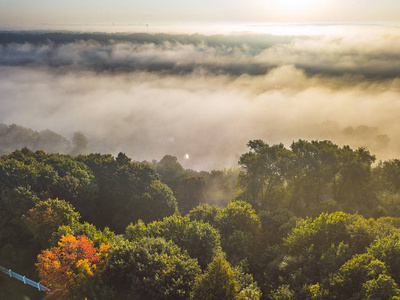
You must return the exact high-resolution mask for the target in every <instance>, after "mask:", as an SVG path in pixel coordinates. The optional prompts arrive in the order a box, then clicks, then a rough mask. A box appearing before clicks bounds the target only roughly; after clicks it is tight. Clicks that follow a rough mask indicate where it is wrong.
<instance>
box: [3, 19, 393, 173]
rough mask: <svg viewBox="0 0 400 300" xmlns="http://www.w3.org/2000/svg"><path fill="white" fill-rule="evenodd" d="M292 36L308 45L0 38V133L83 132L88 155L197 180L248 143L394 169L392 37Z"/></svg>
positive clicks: (110, 36) (264, 37) (289, 38)
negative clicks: (338, 151)
mask: <svg viewBox="0 0 400 300" xmlns="http://www.w3.org/2000/svg"><path fill="white" fill-rule="evenodd" d="M294 27H295V26H294ZM298 27H299V28H300V29H301V28H302V29H303V33H304V34H294V35H287V34H286V31H284V34H279V31H275V32H274V34H267V33H264V34H261V33H259V32H258V33H254V32H250V31H248V32H242V33H237V32H236V33H232V34H228V35H212V34H206V35H203V34H164V33H151V32H149V33H130V34H128V33H82V32H81V33H73V32H65V31H63V32H61V33H56V32H48V31H35V32H32V31H4V32H2V33H1V34H0V43H1V45H0V66H1V67H0V95H1V96H0V106H1V108H2V109H1V111H0V121H1V122H2V123H3V124H18V125H21V126H24V127H28V128H32V129H33V130H37V131H41V130H45V129H50V130H52V131H55V132H56V133H58V134H60V135H62V136H65V137H66V138H67V139H71V138H72V135H73V133H74V132H77V131H80V132H82V133H83V134H84V135H85V136H86V137H87V139H88V149H87V150H88V151H89V152H101V153H113V154H117V153H118V152H120V151H123V152H126V153H127V155H129V156H130V157H132V158H133V159H135V160H152V159H161V157H163V155H165V154H171V155H175V156H177V157H178V159H179V160H180V161H181V162H182V164H183V165H184V166H185V167H188V168H193V169H213V168H223V167H229V166H232V165H236V164H237V160H238V157H239V155H240V154H241V153H243V152H244V151H245V150H246V148H245V147H246V143H247V142H248V141H249V140H251V139H262V140H265V141H267V142H268V143H270V144H273V143H280V142H283V143H284V144H285V145H287V146H288V145H290V143H291V142H292V141H293V140H298V139H299V138H302V139H308V140H310V139H319V140H324V139H329V140H332V141H333V142H335V143H338V144H341V145H343V144H349V145H350V146H352V147H359V146H365V147H367V148H368V149H369V150H370V151H371V152H372V153H375V154H376V155H377V157H378V158H379V159H387V158H392V157H396V153H398V151H399V150H400V134H399V132H400V130H399V123H398V122H397V119H398V115H399V113H400V111H399V110H400V103H399V99H400V98H399V92H400V90H399V88H400V80H399V79H398V76H399V72H400V71H399V70H400V65H399V64H400V63H399V53H400V52H399V48H400V29H399V28H398V27H396V26H389V25H360V24H358V25H351V24H348V25H346V24H344V25H343V24H342V25H340V26H339V25H326V24H325V25H313V26H305V25H304V26H303V27H301V26H298ZM266 28H267V29H268V26H267V27H266ZM271 28H272V27H271ZM274 28H275V29H276V28H277V27H274ZM282 28H283V29H285V26H282ZM248 29H251V27H248ZM307 29H313V30H314V31H312V30H308V32H309V33H308V34H305V33H307ZM312 32H314V33H312ZM324 32H326V34H323V33H324ZM368 33H370V34H368ZM186 154H188V155H189V157H190V158H189V159H184V158H185V155H186ZM186 157H187V156H186Z"/></svg>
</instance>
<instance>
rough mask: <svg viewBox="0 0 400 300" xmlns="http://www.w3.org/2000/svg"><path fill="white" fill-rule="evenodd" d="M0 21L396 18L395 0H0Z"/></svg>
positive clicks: (18, 23)
mask: <svg viewBox="0 0 400 300" xmlns="http://www.w3.org/2000/svg"><path fill="white" fill-rule="evenodd" d="M0 8H1V9H0V26H1V27H3V28H4V27H5V28H10V27H18V26H19V27H22V26H37V25H40V24H51V25H67V24H69V25H96V24H97V25H99V24H112V23H116V24H124V25H128V24H131V25H132V24H142V23H145V24H150V25H159V24H172V23H187V22H189V23H210V22H211V23H218V22H223V23H225V22H228V23H237V22H245V23H268V22H397V21H398V20H400V1H397V0H368V1H365V0H247V1H243V0H230V1H226V0H193V1H187V0H133V1H132V0H114V1H109V0H107V1H106V0H86V1H78V0H70V1H61V0H35V1H34V0H18V1H15V0H1V1H0Z"/></svg>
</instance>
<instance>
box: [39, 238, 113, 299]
mask: <svg viewBox="0 0 400 300" xmlns="http://www.w3.org/2000/svg"><path fill="white" fill-rule="evenodd" d="M108 249H109V245H108V244H107V245H106V244H101V245H100V246H99V247H98V248H97V247H94V246H93V242H92V241H89V240H88V239H87V238H86V236H84V235H80V236H78V237H74V236H73V235H70V234H68V235H66V236H63V237H62V238H61V240H60V242H59V243H58V247H54V248H51V249H48V250H43V251H42V254H39V256H38V262H37V264H36V267H37V268H38V271H39V277H40V281H41V283H42V284H44V285H45V286H47V287H48V288H50V289H51V294H52V295H54V296H56V297H57V298H61V299H74V298H77V299H84V298H85V297H88V298H90V299H92V298H95V297H94V295H96V294H97V293H99V292H100V290H101V289H100V285H101V275H102V273H103V271H104V268H105V266H106V263H107V256H108Z"/></svg>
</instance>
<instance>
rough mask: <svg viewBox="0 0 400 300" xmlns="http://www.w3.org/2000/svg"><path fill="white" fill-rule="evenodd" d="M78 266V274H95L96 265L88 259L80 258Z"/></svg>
mask: <svg viewBox="0 0 400 300" xmlns="http://www.w3.org/2000/svg"><path fill="white" fill-rule="evenodd" d="M76 268H77V270H78V275H79V274H84V275H87V276H93V275H94V274H93V271H92V268H93V269H96V265H92V264H91V263H90V262H89V260H88V259H80V260H78V262H77V263H76Z"/></svg>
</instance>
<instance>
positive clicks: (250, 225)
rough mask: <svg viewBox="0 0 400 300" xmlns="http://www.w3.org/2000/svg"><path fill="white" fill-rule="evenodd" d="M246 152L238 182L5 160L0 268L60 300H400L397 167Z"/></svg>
mask: <svg viewBox="0 0 400 300" xmlns="http://www.w3.org/2000/svg"><path fill="white" fill-rule="evenodd" d="M74 139H75V142H74V143H75V144H76V145H78V146H79V145H80V147H85V140H84V139H83V137H82V136H80V135H79V134H77V135H76V136H75V138H74ZM248 146H249V148H250V151H249V152H248V153H245V154H243V155H242V156H241V157H240V160H239V164H240V166H241V169H240V172H236V171H235V170H233V169H232V170H223V171H211V172H205V171H201V172H197V171H193V170H185V169H184V168H183V167H182V166H181V165H180V164H179V163H178V161H177V159H176V157H174V156H171V155H167V156H165V157H164V158H163V159H162V160H161V161H159V162H157V161H153V162H152V163H148V162H143V163H139V162H133V161H132V160H131V159H130V158H129V157H127V156H126V155H125V154H123V153H119V154H118V156H117V157H113V156H111V155H102V154H89V155H77V156H71V155H61V154H48V153H45V152H43V151H36V152H33V151H31V150H29V149H27V148H23V149H22V150H20V151H14V152H12V153H10V154H8V155H3V156H1V157H0V225H1V226H0V265H1V266H4V267H7V268H12V269H13V270H14V271H16V272H18V273H20V274H23V275H26V276H27V277H29V278H31V279H34V280H43V281H44V282H48V283H49V284H51V285H52V287H53V288H54V290H55V291H57V293H58V294H57V295H61V296H60V298H61V299H74V298H75V299H80V298H84V297H88V299H254V300H257V299H400V275H399V274H400V261H399V259H398V258H399V257H400V229H399V228H400V183H399V176H400V162H399V160H396V159H393V160H388V161H383V162H378V163H376V164H374V162H375V157H374V156H373V155H372V154H370V153H369V152H368V151H367V150H365V149H363V148H360V149H356V150H353V149H351V148H350V147H348V146H343V147H339V146H338V145H335V144H333V143H332V142H329V141H312V142H307V141H302V140H300V141H297V142H294V143H293V144H292V145H291V147H290V149H287V148H285V147H284V146H283V145H272V146H270V145H268V144H266V143H265V142H263V141H260V140H256V141H250V142H249V144H248ZM236 179H237V185H236V190H235V184H234V182H235V181H236ZM175 197H176V198H175ZM74 245H76V246H74ZM76 249H80V250H79V251H78V250H76ZM77 251H78V252H77ZM35 263H36V265H37V269H35ZM39 274H40V278H39ZM71 274H72V275H71ZM18 284H19V283H18V282H16V281H13V280H11V279H9V278H7V277H6V276H3V275H1V276H0V298H5V299H21V298H20V297H19V295H20V294H18V293H17V292H16V291H17V290H18V287H19V285H18ZM20 290H21V293H25V294H26V295H29V297H31V299H41V298H42V297H43V296H44V295H43V294H40V293H39V292H37V291H34V289H33V290H31V291H29V289H26V287H23V288H21V289H20ZM55 293H56V292H55Z"/></svg>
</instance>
